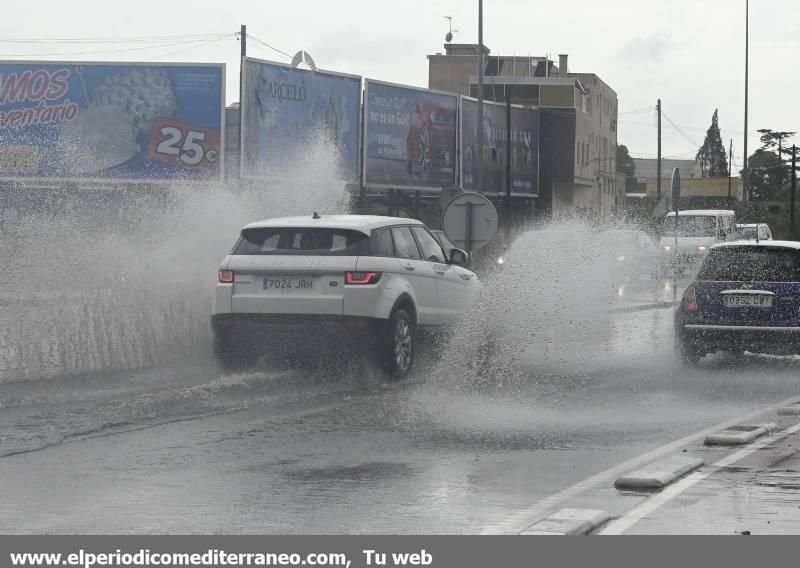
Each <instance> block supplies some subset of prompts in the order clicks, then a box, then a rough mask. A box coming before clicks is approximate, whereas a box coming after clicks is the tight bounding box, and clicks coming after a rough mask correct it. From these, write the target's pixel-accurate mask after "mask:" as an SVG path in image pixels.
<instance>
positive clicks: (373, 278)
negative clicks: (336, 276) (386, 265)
mask: <svg viewBox="0 0 800 568" xmlns="http://www.w3.org/2000/svg"><path fill="white" fill-rule="evenodd" d="M380 279H381V273H380V272H345V273H344V283H345V284H347V285H349V286H364V285H367V284H377V283H378V280H380Z"/></svg>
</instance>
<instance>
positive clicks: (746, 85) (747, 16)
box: [742, 0, 752, 201]
mask: <svg viewBox="0 0 800 568" xmlns="http://www.w3.org/2000/svg"><path fill="white" fill-rule="evenodd" d="M744 7H745V16H744V28H745V30H744V170H742V178H743V180H744V194H745V195H746V196H747V200H748V201H750V199H751V197H752V195H751V189H750V176H749V175H748V173H749V172H748V171H747V118H748V116H747V111H748V103H749V99H748V95H749V83H750V0H745V6H744Z"/></svg>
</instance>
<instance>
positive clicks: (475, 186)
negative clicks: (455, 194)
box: [472, 0, 483, 193]
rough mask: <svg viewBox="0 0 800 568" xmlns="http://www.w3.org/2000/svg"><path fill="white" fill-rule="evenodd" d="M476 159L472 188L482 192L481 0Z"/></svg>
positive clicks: (481, 0)
mask: <svg viewBox="0 0 800 568" xmlns="http://www.w3.org/2000/svg"><path fill="white" fill-rule="evenodd" d="M477 138H478V160H477V163H476V165H477V167H476V168H475V170H476V171H475V174H476V175H475V179H474V180H473V181H472V190H473V191H477V192H479V193H483V0H478V136H477Z"/></svg>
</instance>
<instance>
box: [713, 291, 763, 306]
mask: <svg viewBox="0 0 800 568" xmlns="http://www.w3.org/2000/svg"><path fill="white" fill-rule="evenodd" d="M722 304H723V305H724V306H725V307H726V308H771V307H772V296H767V295H761V294H727V295H725V296H723V297H722Z"/></svg>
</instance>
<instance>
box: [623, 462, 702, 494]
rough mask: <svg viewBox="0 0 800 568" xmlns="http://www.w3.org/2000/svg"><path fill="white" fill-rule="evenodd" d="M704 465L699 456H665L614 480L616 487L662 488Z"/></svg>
mask: <svg viewBox="0 0 800 568" xmlns="http://www.w3.org/2000/svg"><path fill="white" fill-rule="evenodd" d="M703 465H705V461H703V460H702V459H701V458H693V457H691V456H678V457H673V458H667V459H665V460H661V461H658V462H655V463H652V464H650V465H646V466H645V467H643V468H642V469H639V470H637V471H634V472H631V473H629V474H627V475H623V476H621V477H619V478H617V480H616V481H615V482H614V487H616V488H617V489H646V490H649V489H663V488H664V487H666V486H667V485H669V484H670V483H672V482H673V481H675V480H676V479H680V478H681V477H683V476H684V475H686V474H687V473H691V472H692V471H694V470H696V469H699V468H701V467H703Z"/></svg>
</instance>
